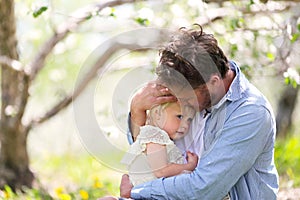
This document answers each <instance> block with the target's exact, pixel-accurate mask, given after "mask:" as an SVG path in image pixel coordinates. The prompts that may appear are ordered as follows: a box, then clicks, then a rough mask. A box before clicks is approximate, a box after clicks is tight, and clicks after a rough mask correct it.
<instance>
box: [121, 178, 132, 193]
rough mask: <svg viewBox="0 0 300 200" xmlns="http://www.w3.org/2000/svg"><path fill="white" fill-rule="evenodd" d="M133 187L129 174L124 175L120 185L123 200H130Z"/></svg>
mask: <svg viewBox="0 0 300 200" xmlns="http://www.w3.org/2000/svg"><path fill="white" fill-rule="evenodd" d="M132 188H133V185H132V184H131V182H130V180H129V176H128V174H123V176H122V179H121V185H120V196H121V197H123V198H130V193H131V189H132Z"/></svg>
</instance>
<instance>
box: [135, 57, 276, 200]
mask: <svg viewBox="0 0 300 200" xmlns="http://www.w3.org/2000/svg"><path fill="white" fill-rule="evenodd" d="M231 68H232V70H233V71H235V73H236V76H235V78H234V80H233V82H232V84H231V86H230V88H229V90H228V92H227V93H226V95H225V96H224V97H223V98H222V99H221V100H220V102H219V103H218V104H217V105H215V106H213V107H212V108H211V113H210V115H209V116H207V119H206V123H205V127H204V135H203V143H204V148H203V153H202V156H201V158H200V161H199V163H198V165H197V167H196V169H195V170H194V171H193V172H192V173H190V174H181V175H178V176H174V177H169V178H160V179H157V180H154V181H151V182H147V183H145V184H142V185H138V186H135V187H134V188H133V189H132V190H131V197H132V198H134V199H189V200H191V199H196V200H200V199H204V200H218V199H222V198H223V197H224V196H225V195H226V194H228V192H229V193H230V196H231V199H233V200H236V199H239V200H273V199H276V194H277V192H278V174H277V170H276V167H275V164H274V142H275V131H276V128H275V120H274V115H273V111H272V109H271V106H270V105H269V103H268V101H267V100H266V99H265V97H264V96H263V95H262V94H261V93H260V92H259V91H258V90H257V89H256V88H255V87H254V86H253V85H252V84H250V83H249V82H248V80H247V79H246V78H245V76H244V75H243V74H242V73H241V71H240V69H239V67H238V66H237V65H236V64H235V63H234V62H231ZM191 126H197V123H192V125H191ZM190 129H191V130H193V129H195V127H191V128H190ZM200 130H202V129H200ZM198 134H199V135H201V134H202V133H200V132H199V133H198ZM194 135H195V133H194ZM182 142H184V143H186V140H185V141H184V140H182ZM178 143H179V144H178V145H179V146H180V141H179V142H178ZM191 143H193V141H191ZM194 143H195V142H194ZM199 145H201V144H198V147H199V148H200V146H199ZM202 145H203V144H202ZM183 146H184V145H183ZM193 146H194V147H197V144H196V145H195V144H193Z"/></svg>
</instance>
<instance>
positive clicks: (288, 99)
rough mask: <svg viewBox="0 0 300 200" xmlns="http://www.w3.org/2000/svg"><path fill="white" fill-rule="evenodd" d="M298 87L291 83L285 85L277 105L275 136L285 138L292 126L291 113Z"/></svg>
mask: <svg viewBox="0 0 300 200" xmlns="http://www.w3.org/2000/svg"><path fill="white" fill-rule="evenodd" d="M297 96H298V88H293V87H292V86H291V85H288V86H286V88H285V89H284V91H283V93H282V95H281V98H280V99H279V101H278V105H277V116H276V125H277V137H280V138H285V137H287V136H288V134H289V131H290V129H291V126H292V115H293V111H294V109H295V106H296V102H297Z"/></svg>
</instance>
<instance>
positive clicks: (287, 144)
mask: <svg viewBox="0 0 300 200" xmlns="http://www.w3.org/2000/svg"><path fill="white" fill-rule="evenodd" d="M275 163H276V167H277V170H278V173H279V175H280V178H281V182H280V184H281V187H299V186H300V168H299V166H300V136H299V135H297V136H292V137H290V138H287V139H284V140H283V139H281V140H278V141H277V142H276V146H275Z"/></svg>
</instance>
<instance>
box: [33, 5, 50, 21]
mask: <svg viewBox="0 0 300 200" xmlns="http://www.w3.org/2000/svg"><path fill="white" fill-rule="evenodd" d="M47 9H48V7H47V6H42V7H40V8H39V9H37V10H35V11H34V12H33V13H32V15H33V17H34V18H37V17H38V16H40V15H41V14H42V13H43V12H45V11H46V10H47Z"/></svg>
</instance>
